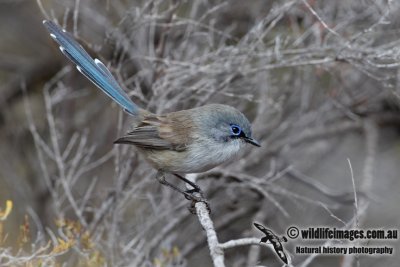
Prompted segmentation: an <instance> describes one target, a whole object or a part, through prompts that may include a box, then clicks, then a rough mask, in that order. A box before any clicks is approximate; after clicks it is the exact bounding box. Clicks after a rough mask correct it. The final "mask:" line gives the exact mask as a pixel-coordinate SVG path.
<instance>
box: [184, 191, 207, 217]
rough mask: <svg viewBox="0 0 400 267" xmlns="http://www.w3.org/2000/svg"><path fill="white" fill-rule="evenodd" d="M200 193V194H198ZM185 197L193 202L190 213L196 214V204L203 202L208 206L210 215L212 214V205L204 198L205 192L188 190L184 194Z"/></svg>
mask: <svg viewBox="0 0 400 267" xmlns="http://www.w3.org/2000/svg"><path fill="white" fill-rule="evenodd" d="M197 191H199V192H197ZM184 196H185V198H186V199H187V200H191V201H192V203H191V204H190V207H189V211H190V212H191V213H192V214H196V213H197V212H196V203H199V202H202V203H204V204H205V205H206V208H207V211H208V213H211V208H210V204H209V203H208V201H207V199H206V198H205V197H204V195H203V192H202V191H201V190H196V189H191V190H187V191H185V193H184Z"/></svg>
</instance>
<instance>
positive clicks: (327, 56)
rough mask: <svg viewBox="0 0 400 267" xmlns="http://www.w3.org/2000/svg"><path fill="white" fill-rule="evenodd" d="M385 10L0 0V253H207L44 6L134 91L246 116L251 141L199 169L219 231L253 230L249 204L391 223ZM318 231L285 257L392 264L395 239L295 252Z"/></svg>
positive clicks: (144, 101) (396, 140) (108, 256)
mask: <svg viewBox="0 0 400 267" xmlns="http://www.w3.org/2000/svg"><path fill="white" fill-rule="evenodd" d="M399 15H400V3H399V2H398V1H391V0H352V1H349V0H338V1H328V0H322V1H314V0H308V1H306V0H291V1H287V0H285V1H272V0H271V1H262V0H259V1H258V0H253V1H240V0H232V1H217V0H215V1H214V0H212V1H210V0H209V1H207V0H204V1H179V0H176V1H172V0H171V1H160V0H155V1H126V0H113V1H109V0H108V1H107V0H92V1H83V0H82V1H79V0H67V1H61V0H38V1H30V0H18V1H16V0H13V1H7V0H6V1H1V2H0V36H1V37H0V38H1V41H0V129H1V130H0V136H1V138H0V207H1V209H2V210H3V211H4V209H5V205H6V200H11V201H12V202H13V209H12V211H11V213H10V214H9V216H8V217H7V218H6V219H4V220H0V265H1V266H193V267H195V266H212V262H211V258H210V255H209V249H208V247H207V243H206V237H205V233H204V231H203V230H202V228H201V226H200V224H199V222H198V219H197V217H196V216H195V215H192V214H191V213H190V212H189V211H188V206H189V205H190V203H189V202H188V201H187V200H186V199H184V198H183V197H182V196H181V195H177V194H175V193H174V192H173V191H171V190H170V189H168V188H166V187H163V186H161V185H160V184H159V183H158V182H157V181H156V179H155V174H156V171H155V170H154V169H152V168H151V167H150V165H149V164H147V163H146V162H145V161H144V159H143V158H142V157H141V156H140V155H139V154H138V153H137V151H136V150H135V148H134V147H131V146H126V145H125V146H113V141H114V140H115V139H116V138H117V137H118V136H120V135H122V134H123V133H124V132H125V131H127V130H128V129H129V125H130V124H131V123H132V119H131V118H129V116H126V115H125V114H124V113H123V112H122V111H121V110H120V109H119V108H118V107H117V105H116V104H114V103H112V101H111V100H110V99H109V98H108V97H106V96H105V95H104V94H103V93H101V92H100V90H98V89H96V88H95V87H94V85H92V84H91V83H90V82H89V81H87V80H86V79H85V78H84V77H83V76H82V75H81V74H80V73H79V72H78V71H76V69H75V68H74V67H73V66H72V64H71V63H70V62H69V61H68V60H67V59H66V58H65V57H64V56H63V55H62V54H61V53H60V51H59V49H58V46H57V45H56V44H55V42H54V41H53V40H52V39H51V38H50V37H49V35H48V33H47V32H46V30H45V28H44V27H43V25H42V20H43V19H51V20H54V21H57V22H58V23H59V24H60V25H62V26H63V27H64V28H65V29H67V30H68V31H69V32H71V33H72V34H73V35H74V36H75V37H76V38H77V39H78V40H79V42H80V43H81V44H82V45H83V46H84V47H85V48H86V49H87V50H88V51H89V52H90V54H91V55H93V56H94V57H97V58H99V59H101V60H102V61H103V62H104V63H105V64H106V65H107V66H109V67H110V69H111V71H112V72H113V74H114V75H115V77H116V78H117V80H118V81H119V82H120V83H121V84H122V85H123V87H124V89H125V90H126V91H127V92H129V94H130V96H131V97H132V99H133V100H134V102H135V103H137V104H138V105H139V106H141V107H143V108H146V109H148V110H150V111H152V112H155V113H158V114H160V113H163V112H170V111H175V110H180V109H185V108H193V107H195V106H200V105H204V104H209V103H224V104H229V105H232V106H234V107H236V108H238V109H239V110H241V111H242V112H243V113H244V114H246V116H247V117H248V118H250V120H251V121H252V124H253V133H254V136H255V137H256V138H257V139H259V140H260V141H261V142H262V147H261V148H259V149H258V148H254V147H249V148H247V149H246V150H245V151H243V152H242V154H241V157H240V159H238V160H237V161H235V162H233V163H229V164H225V165H224V166H221V167H218V168H216V169H213V170H211V171H209V172H208V173H205V174H201V175H200V176H199V178H198V179H199V185H200V186H201V188H202V189H203V190H204V192H205V196H206V198H207V199H208V200H209V203H210V206H211V209H212V213H211V218H212V220H213V221H214V224H215V228H216V231H217V234H218V238H219V240H220V241H221V242H225V241H229V240H232V239H238V238H242V237H260V238H261V236H262V235H261V233H260V232H259V231H257V230H256V229H255V228H254V227H253V225H252V223H253V222H254V221H257V222H260V223H262V224H263V225H265V226H266V227H267V228H270V229H272V230H273V231H274V232H275V233H276V234H278V235H286V229H287V228H288V227H289V226H292V225H296V226H299V227H300V228H308V227H311V226H322V227H337V228H342V229H354V228H361V229H366V228H374V229H390V228H395V229H398V228H399V225H400V205H398V203H400V194H399V193H400V181H399V173H400V128H399V126H400V117H399V115H400V105H399V104H400V88H399V83H400V72H399V65H400V63H399V62H400V49H399V45H400V41H399V40H400V39H399V37H400V16H399ZM170 179H174V178H173V177H170ZM171 181H174V182H176V183H178V181H176V180H171ZM353 181H354V186H353ZM179 185H180V186H183V185H182V184H179ZM355 196H356V199H357V201H355ZM324 243H325V240H321V241H318V242H314V243H310V242H307V241H303V240H301V239H295V240H289V242H288V243H285V245H284V246H285V248H286V250H287V252H288V254H290V255H291V258H292V260H293V265H294V266H378V265H379V266H398V262H399V253H398V252H399V249H400V246H399V242H398V240H396V241H390V242H389V241H381V242H377V241H368V246H377V245H382V246H385V245H386V246H390V247H393V248H394V250H395V253H396V254H395V255H389V256H365V255H360V256H359V257H355V256H354V255H353V256H344V255H333V256H321V255H297V254H295V251H294V250H295V247H296V246H298V245H310V244H312V245H320V244H324ZM333 243H334V244H344V245H346V246H354V245H359V246H361V245H366V244H367V242H366V241H364V240H363V241H361V242H360V241H353V242H349V243H346V242H344V243H341V242H339V241H333ZM225 262H226V265H227V266H282V263H281V262H280V261H279V259H278V258H277V257H276V256H275V255H274V253H273V251H272V250H269V249H266V248H265V247H258V246H251V247H238V248H235V249H231V250H227V251H226V254H225Z"/></svg>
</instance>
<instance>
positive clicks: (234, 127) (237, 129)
mask: <svg viewBox="0 0 400 267" xmlns="http://www.w3.org/2000/svg"><path fill="white" fill-rule="evenodd" d="M241 133H242V129H241V128H240V126H239V125H236V124H231V134H232V135H234V136H239V135H240V134H241Z"/></svg>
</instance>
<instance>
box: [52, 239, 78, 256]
mask: <svg viewBox="0 0 400 267" xmlns="http://www.w3.org/2000/svg"><path fill="white" fill-rule="evenodd" d="M57 240H58V244H57V245H56V246H54V248H53V250H52V251H51V252H52V253H56V254H58V253H63V252H66V251H68V250H69V249H70V248H71V247H73V246H74V245H75V240H73V239H67V240H64V239H62V238H57Z"/></svg>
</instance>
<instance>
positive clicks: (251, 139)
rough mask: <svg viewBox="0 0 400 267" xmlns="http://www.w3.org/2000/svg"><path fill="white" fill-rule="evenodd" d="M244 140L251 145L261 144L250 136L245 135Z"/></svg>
mask: <svg viewBox="0 0 400 267" xmlns="http://www.w3.org/2000/svg"><path fill="white" fill-rule="evenodd" d="M244 141H246V142H247V143H249V144H252V145H253V146H258V147H260V146H261V145H260V143H259V142H257V141H256V140H255V139H253V138H251V137H245V138H244Z"/></svg>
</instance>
